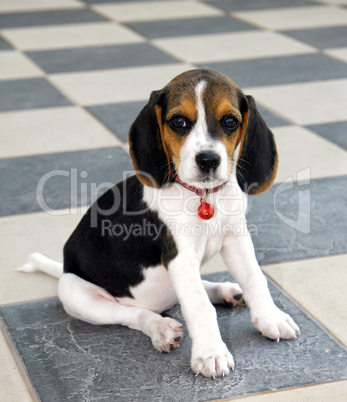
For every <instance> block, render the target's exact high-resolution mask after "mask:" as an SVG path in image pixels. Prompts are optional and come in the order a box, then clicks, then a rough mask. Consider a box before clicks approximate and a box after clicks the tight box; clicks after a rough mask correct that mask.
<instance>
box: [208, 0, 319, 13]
mask: <svg viewBox="0 0 347 402" xmlns="http://www.w3.org/2000/svg"><path fill="white" fill-rule="evenodd" d="M204 3H208V4H210V5H211V6H215V7H218V8H220V9H222V10H225V11H246V10H267V9H271V8H285V7H300V6H302V7H307V6H311V5H317V4H319V5H322V3H318V2H314V1H309V0H247V1H245V0H210V1H204Z"/></svg>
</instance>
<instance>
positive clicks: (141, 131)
mask: <svg viewBox="0 0 347 402" xmlns="http://www.w3.org/2000/svg"><path fill="white" fill-rule="evenodd" d="M163 96H164V93H163V91H154V92H152V93H151V96H150V99H149V101H148V103H147V105H146V106H145V107H144V108H143V109H142V110H141V112H140V113H139V115H138V116H137V118H136V120H135V121H134V123H133V124H132V126H131V128H130V132H129V148H130V157H131V160H132V163H133V166H134V168H135V171H136V175H137V177H138V179H139V180H140V181H141V182H142V183H143V184H145V185H147V186H150V187H161V186H162V185H163V184H164V183H165V179H167V172H168V161H167V157H166V154H165V152H164V149H163V144H162V141H161V135H160V129H159V125H158V120H157V114H156V107H158V106H159V105H160V104H161V103H162V101H163Z"/></svg>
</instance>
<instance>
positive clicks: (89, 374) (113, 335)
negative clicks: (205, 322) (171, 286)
mask: <svg viewBox="0 0 347 402" xmlns="http://www.w3.org/2000/svg"><path fill="white" fill-rule="evenodd" d="M195 67H202V68H211V69H214V70H218V71H220V72H223V73H225V74H227V75H228V76H230V77H231V78H232V79H233V80H234V81H235V82H236V83H237V84H238V85H239V86H240V87H241V88H242V89H243V90H244V91H245V92H246V93H249V94H252V95H253V96H254V97H255V98H256V100H257V102H258V104H259V109H260V110H261V113H262V115H263V116H264V118H265V120H266V121H267V123H268V125H269V126H270V127H271V128H272V129H273V132H274V134H275V137H276V141H277V144H278V149H279V155H280V167H279V171H278V175H277V179H276V182H275V185H274V186H273V187H272V188H271V189H270V190H269V191H268V192H266V193H265V194H263V195H261V196H258V197H254V198H251V199H250V202H249V212H248V222H249V225H253V226H252V227H256V228H257V230H256V233H255V234H254V236H253V241H254V244H255V248H256V253H257V257H258V260H259V262H260V264H261V265H262V268H263V270H264V272H265V273H266V274H267V276H268V278H269V280H270V282H271V284H272V285H271V289H272V292H273V294H274V297H275V299H276V301H277V303H279V304H282V305H284V306H286V310H287V311H291V312H292V314H293V315H294V317H295V318H296V319H297V320H298V322H299V321H300V324H301V327H302V329H303V331H302V332H303V333H302V335H301V337H300V338H299V339H298V341H296V342H280V344H279V345H280V346H278V347H276V346H274V345H273V344H272V343H269V341H265V340H264V339H262V338H261V337H260V336H259V335H258V334H257V333H254V332H252V327H251V326H250V327H247V325H248V324H243V323H246V322H248V317H247V310H246V309H244V310H235V311H232V312H230V311H226V310H225V309H224V310H223V309H222V310H220V309H219V310H218V316H219V324H220V327H221V330H222V335H223V336H224V337H225V338H226V339H229V341H230V347H231V350H232V351H233V353H234V355H235V359H236V363H237V367H236V371H235V373H233V374H232V375H231V376H228V377H227V378H225V379H223V380H217V381H216V382H211V381H207V380H204V379H195V378H194V376H193V375H192V374H191V372H190V371H189V362H188V360H187V359H188V357H187V355H188V352H189V339H188V337H186V338H187V339H186V340H184V341H183V344H182V348H181V350H180V351H177V353H176V352H175V353H172V354H170V355H167V356H164V357H163V356H161V355H159V354H155V353H154V351H152V350H151V349H150V348H149V345H147V343H146V342H147V340H145V338H143V337H142V335H141V334H134V333H133V332H132V331H131V330H128V329H126V328H118V327H107V328H95V327H91V326H88V325H85V324H84V323H80V322H77V321H76V320H72V319H70V318H69V317H67V316H66V315H65V313H64V312H63V311H62V310H61V306H60V304H59V302H58V301H57V299H56V294H57V290H56V281H55V280H54V279H52V278H49V277H46V276H44V275H40V274H35V275H24V274H20V273H18V272H15V271H13V269H14V268H16V267H17V266H20V265H22V264H23V263H24V262H25V260H26V258H27V256H28V255H29V254H30V253H32V252H33V251H40V252H42V253H44V254H46V255H49V256H51V257H52V258H54V259H57V260H61V259H62V247H63V244H64V242H65V240H66V239H67V237H68V236H69V234H70V233H71V231H72V230H73V228H74V227H75V226H76V224H77V222H78V221H79V219H80V218H81V214H83V212H84V211H85V210H86V207H87V205H89V204H90V202H91V201H92V200H94V199H95V197H96V196H97V193H98V191H99V192H100V191H102V190H103V189H104V187H103V186H104V185H105V183H116V182H118V181H119V180H121V179H122V177H123V171H131V170H132V166H131V163H130V158H129V154H128V148H127V131H128V129H129V126H130V124H131V122H132V121H133V119H134V118H135V116H136V115H137V113H138V112H139V110H140V109H141V108H142V106H143V105H144V104H145V103H146V100H147V99H148V96H149V93H150V92H151V91H152V90H153V89H159V88H161V87H162V86H164V85H165V84H166V83H167V82H168V81H169V80H170V79H171V78H173V77H174V76H175V75H177V74H179V73H180V72H182V71H185V70H188V69H191V68H195ZM0 94H1V96H0V140H1V147H0V182H1V193H0V228H1V230H0V244H1V253H0V330H1V332H0V366H1V371H0V384H1V385H0V400H4V401H18V400H20V401H36V400H42V401H53V400H54V401H63V400H76V401H79V400H83V399H84V400H87V401H92V400H109V401H114V400H117V401H118V400H127V401H130V400H141V401H142V400H148V401H152V400H161V401H163V400H182V401H183V400H186V401H192V400H194V401H195V400H196V401H197V400H199V401H200V400H213V399H215V400H216V399H228V398H236V399H237V398H239V397H243V398H244V399H242V400H245V401H248V400H249V401H251V402H253V401H254V402H256V401H272V400H274V401H275V400H276V401H279V400H295V401H311V400H312V401H313V400H314V401H320V400H322V401H323V400H335V401H340V400H341V401H342V400H345V398H346V394H347V381H346V376H347V373H346V366H347V364H346V351H345V348H346V345H347V337H346V333H347V331H346V330H347V319H346V307H345V306H346V305H347V296H346V294H347V293H346V291H345V288H346V283H347V273H346V272H347V271H346V269H347V245H346V244H347V243H346V238H347V226H346V222H347V212H346V208H345V207H346V205H347V195H346V191H345V189H346V186H347V96H346V94H347V1H346V0H316V1H310V0H249V1H243V0H207V1H175V0H171V1H131V0H130V1H125V0H123V1H122V0H114V1H112V0H83V1H82V0H81V1H79V0H11V1H7V0H0ZM52 171H60V172H63V173H61V174H60V175H56V176H54V177H53V176H50V172H52ZM43 180H45V181H44V182H43ZM43 183H44V186H43ZM71 183H74V186H73V187H74V188H77V189H78V190H77V191H72V190H71V189H72V186H71ZM40 189H42V191H41V192H40ZM43 202H44V203H45V204H46V208H49V209H50V211H51V212H50V213H46V212H43V210H42V205H43V204H42V203H43ZM218 271H225V268H224V266H223V263H222V262H221V260H220V259H219V258H215V259H213V260H212V261H210V262H209V263H208V264H207V265H206V266H205V267H203V273H205V274H212V275H214V276H218V275H224V276H225V275H226V274H220V273H219V274H216V272H218ZM224 276H223V278H224ZM225 279H226V276H225ZM173 314H178V315H179V311H174V312H173ZM233 316H235V319H234V318H233ZM244 318H245V320H244ZM238 325H239V326H240V327H238ZM241 329H242V331H241ZM238 333H240V336H238V335H237V334H238ZM230 334H231V335H230ZM247 334H248V335H247ZM125 338H126V339H127V340H126V342H125ZM95 339H97V340H98V341H97V342H96V341H95ZM100 344H105V345H110V346H109V347H110V350H108V349H107V348H106V349H103V348H102V346H100ZM147 346H148V348H147ZM182 350H183V352H184V353H183V352H182ZM67 367H69V369H67ZM275 389H276V390H275Z"/></svg>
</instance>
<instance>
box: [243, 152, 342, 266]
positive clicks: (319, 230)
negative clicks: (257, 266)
mask: <svg viewBox="0 0 347 402" xmlns="http://www.w3.org/2000/svg"><path fill="white" fill-rule="evenodd" d="M308 152H309V150H308ZM279 159H280V163H281V156H280V158H279ZM294 179H295V178H294ZM346 188H347V176H341V177H332V178H324V179H316V180H311V182H310V183H309V184H305V185H301V186H298V184H297V182H294V183H293V188H291V189H290V188H287V187H286V186H285V185H283V184H279V185H274V186H272V187H271V188H270V189H269V190H268V191H267V192H265V193H264V194H261V195H259V196H254V197H253V196H252V197H249V204H248V205H249V209H248V216H247V222H248V227H249V230H250V232H251V233H252V232H253V233H254V235H253V236H252V237H253V243H254V246H255V249H256V255H257V258H258V261H259V262H260V263H261V264H271V263H277V262H281V261H294V260H298V259H303V258H315V257H323V256H329V255H335V254H343V253H346V252H347V244H346V241H345V240H346V238H347V226H346V224H345V222H347V211H346V208H344V207H343V206H345V205H347V193H346ZM276 189H278V190H277V193H276ZM281 190H284V191H281ZM299 193H301V194H300V195H301V198H299ZM332 194H333V195H334V196H332ZM283 217H284V218H283ZM286 219H288V220H289V222H288V221H287V222H285V220H286ZM288 223H289V224H288ZM307 223H309V225H308V226H306V224H307ZM290 225H291V226H290ZM295 225H297V227H298V229H295V227H293V226H295ZM306 228H308V229H309V233H307V234H306V233H303V232H302V231H300V230H302V229H306Z"/></svg>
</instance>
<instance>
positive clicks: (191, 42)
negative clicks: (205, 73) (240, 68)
mask: <svg viewBox="0 0 347 402" xmlns="http://www.w3.org/2000/svg"><path fill="white" fill-rule="evenodd" d="M153 43H154V44H155V45H156V46H157V47H159V48H160V49H162V50H164V51H167V52H169V53H170V54H172V55H173V56H175V57H177V58H179V59H181V60H184V61H186V62H189V63H203V62H217V61H228V60H242V59H253V58H257V57H271V56H286V55H292V54H303V53H312V52H315V51H316V50H315V49H314V48H312V47H311V46H308V45H305V44H303V43H301V42H299V41H297V40H295V39H291V38H288V37H286V36H284V35H281V34H277V33H272V32H254V31H249V32H238V33H226V34H216V35H199V36H188V37H180V38H170V39H158V40H154V41H153Z"/></svg>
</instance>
